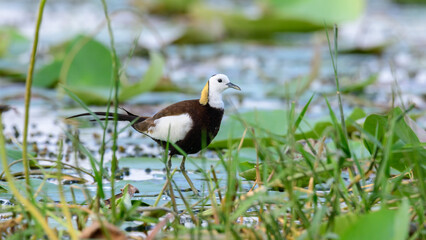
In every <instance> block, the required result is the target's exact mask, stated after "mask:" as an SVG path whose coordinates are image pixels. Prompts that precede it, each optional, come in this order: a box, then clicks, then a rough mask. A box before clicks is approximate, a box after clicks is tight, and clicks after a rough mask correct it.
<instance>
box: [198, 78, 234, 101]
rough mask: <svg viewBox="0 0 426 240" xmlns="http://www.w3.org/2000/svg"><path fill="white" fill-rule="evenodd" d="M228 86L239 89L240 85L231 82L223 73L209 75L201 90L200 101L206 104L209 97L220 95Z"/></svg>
mask: <svg viewBox="0 0 426 240" xmlns="http://www.w3.org/2000/svg"><path fill="white" fill-rule="evenodd" d="M228 88H233V89H236V90H241V88H240V87H238V86H237V85H235V84H233V83H231V81H229V78H228V76H226V75H225V74H221V73H219V74H215V75H213V76H211V77H210V79H209V80H208V81H207V83H206V85H205V86H204V88H203V91H202V92H201V98H200V103H201V104H203V105H206V104H207V103H208V102H209V97H212V96H220V95H221V94H222V92H223V91H225V90H226V89H228Z"/></svg>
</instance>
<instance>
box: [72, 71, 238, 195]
mask: <svg viewBox="0 0 426 240" xmlns="http://www.w3.org/2000/svg"><path fill="white" fill-rule="evenodd" d="M228 88H233V89H237V90H241V89H240V87H238V86H237V85H235V84H233V83H231V82H230V81H229V79H228V77H227V76H226V75H224V74H215V75H213V76H212V77H210V79H209V80H208V81H207V84H206V85H205V86H204V88H203V90H202V91H201V97H200V99H194V100H186V101H181V102H177V103H175V104H172V105H170V106H168V107H166V108H164V109H162V110H160V111H159V112H158V113H156V114H155V115H154V116H152V117H144V116H137V115H135V114H133V113H130V112H128V111H126V110H125V111H126V113H127V114H118V120H119V121H129V122H132V121H134V123H133V125H132V127H133V128H134V129H136V130H137V131H139V132H140V133H143V134H145V135H147V136H148V137H150V138H152V139H153V140H154V141H156V142H157V143H159V144H160V145H161V146H162V147H165V146H166V143H167V141H169V142H172V143H174V144H175V145H177V146H178V147H179V148H181V149H182V150H183V151H184V152H185V153H187V154H191V153H197V152H199V151H200V150H201V149H202V148H203V147H206V146H208V145H209V144H210V142H211V141H212V140H213V138H214V137H215V136H216V134H217V133H218V131H219V128H220V123H221V121H222V117H223V108H224V104H223V101H222V92H223V91H225V90H226V89H228ZM94 114H96V115H99V116H105V117H108V119H109V120H113V117H114V114H113V113H109V114H108V115H107V113H106V112H94ZM88 115H91V114H90V113H83V114H78V115H74V116H71V117H69V118H75V117H81V116H88ZM104 119H105V118H102V119H101V120H104ZM135 119H136V120H135ZM203 138H204V139H203ZM176 154H180V152H179V151H178V150H177V149H176V148H175V147H174V146H173V145H172V144H170V145H169V159H168V167H169V169H170V166H171V157H172V156H173V155H176ZM180 169H181V171H182V174H183V175H184V177H185V178H186V180H187V181H188V184H189V185H190V186H191V189H192V191H193V192H194V193H195V194H198V190H197V189H196V188H195V187H194V184H193V183H192V181H191V179H190V178H189V177H188V175H187V173H186V171H185V156H183V159H182V163H181V165H180Z"/></svg>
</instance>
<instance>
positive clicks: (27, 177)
mask: <svg viewBox="0 0 426 240" xmlns="http://www.w3.org/2000/svg"><path fill="white" fill-rule="evenodd" d="M45 4H46V0H41V1H40V5H39V9H38V15H37V23H36V29H35V33H34V42H33V47H32V50H31V58H30V65H29V67H28V73H27V79H26V82H25V116H24V135H23V140H22V146H23V149H22V157H23V165H24V171H25V183H26V189H27V194H28V196H31V187H30V172H29V163H28V149H27V148H28V125H29V115H30V114H29V110H30V101H31V86H32V83H33V73H34V65H35V59H36V53H37V46H38V36H39V32H40V25H41V20H42V18H43V10H44V5H45Z"/></svg>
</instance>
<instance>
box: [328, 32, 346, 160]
mask: <svg viewBox="0 0 426 240" xmlns="http://www.w3.org/2000/svg"><path fill="white" fill-rule="evenodd" d="M325 34H326V36H327V42H328V49H329V51H330V56H331V62H332V64H333V70H334V79H335V81H336V95H337V99H338V101H339V111H340V121H341V125H342V126H341V127H342V130H343V133H344V139H341V140H342V141H345V142H347V141H348V131H347V129H346V123H345V115H344V112H343V103H342V96H341V92H340V84H339V75H338V72H337V49H338V45H337V42H338V41H337V40H338V39H337V38H338V34H339V29H338V28H337V25H334V54H333V52H332V50H331V44H330V38H329V36H328V32H327V29H326V31H325ZM348 150H349V149H348ZM349 152H350V151H349ZM348 157H350V156H348Z"/></svg>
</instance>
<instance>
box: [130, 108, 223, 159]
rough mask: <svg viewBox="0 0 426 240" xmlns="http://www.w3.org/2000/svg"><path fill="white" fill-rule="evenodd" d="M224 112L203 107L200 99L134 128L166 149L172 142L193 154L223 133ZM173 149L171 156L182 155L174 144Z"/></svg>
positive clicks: (172, 109) (168, 109)
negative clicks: (221, 130) (220, 132)
mask: <svg viewBox="0 0 426 240" xmlns="http://www.w3.org/2000/svg"><path fill="white" fill-rule="evenodd" d="M223 112H224V110H223V109H218V108H213V107H211V106H210V105H208V104H207V105H202V104H200V103H199V100H186V101H182V102H178V103H175V104H172V105H170V106H168V107H166V108H164V109H162V110H161V111H160V112H158V113H157V114H155V115H154V116H152V117H150V118H147V119H146V120H144V121H142V122H137V123H135V124H133V125H132V126H133V128H134V129H136V130H137V131H139V132H141V133H143V134H145V135H147V136H149V137H150V138H152V139H153V140H155V141H156V142H157V143H159V144H160V145H161V146H163V147H164V146H165V144H166V142H167V140H169V142H172V143H174V144H176V145H177V146H179V148H181V149H182V150H183V151H184V152H185V153H187V154H191V153H197V152H199V151H200V150H201V149H202V147H205V146H208V145H209V144H210V142H211V141H212V140H213V138H214V137H215V136H216V134H217V133H218V131H219V128H220V123H221V121H222V117H223ZM169 129H170V131H169ZM203 135H204V136H205V139H203ZM203 141H204V142H203ZM203 144H204V146H203ZM169 150H170V153H169V154H170V155H175V154H179V151H178V150H176V149H175V148H174V147H173V146H172V145H170V146H169Z"/></svg>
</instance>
